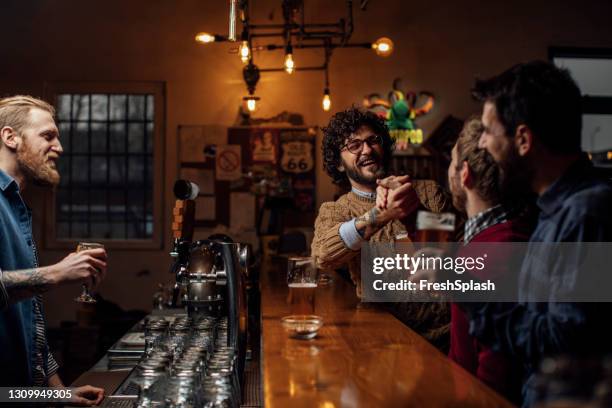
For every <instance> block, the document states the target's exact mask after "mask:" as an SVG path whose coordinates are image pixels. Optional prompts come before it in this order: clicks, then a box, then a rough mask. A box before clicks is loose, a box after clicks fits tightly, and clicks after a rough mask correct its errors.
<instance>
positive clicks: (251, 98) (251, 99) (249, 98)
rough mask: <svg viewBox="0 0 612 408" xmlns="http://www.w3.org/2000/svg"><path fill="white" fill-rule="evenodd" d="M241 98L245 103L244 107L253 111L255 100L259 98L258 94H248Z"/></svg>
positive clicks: (255, 107)
mask: <svg viewBox="0 0 612 408" xmlns="http://www.w3.org/2000/svg"><path fill="white" fill-rule="evenodd" d="M242 100H243V101H244V102H245V103H246V108H247V110H248V111H249V112H255V110H256V109H257V101H258V100H259V97H258V96H255V95H249V96H245V97H244V98H242Z"/></svg>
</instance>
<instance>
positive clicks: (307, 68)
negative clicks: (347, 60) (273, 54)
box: [259, 65, 325, 72]
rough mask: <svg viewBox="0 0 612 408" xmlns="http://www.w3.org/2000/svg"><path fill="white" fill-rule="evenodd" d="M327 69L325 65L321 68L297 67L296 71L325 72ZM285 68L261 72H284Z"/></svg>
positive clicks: (264, 69)
mask: <svg viewBox="0 0 612 408" xmlns="http://www.w3.org/2000/svg"><path fill="white" fill-rule="evenodd" d="M324 69H325V65H321V66H319V67H297V68H294V69H293V70H294V71H323V70H324ZM283 71H285V68H260V69H259V72H283Z"/></svg>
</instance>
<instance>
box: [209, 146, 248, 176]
mask: <svg viewBox="0 0 612 408" xmlns="http://www.w3.org/2000/svg"><path fill="white" fill-rule="evenodd" d="M241 159H242V157H241V153H240V145H219V146H217V157H216V160H215V177H216V179H217V180H227V181H231V180H237V179H239V178H241V177H242V165H241Z"/></svg>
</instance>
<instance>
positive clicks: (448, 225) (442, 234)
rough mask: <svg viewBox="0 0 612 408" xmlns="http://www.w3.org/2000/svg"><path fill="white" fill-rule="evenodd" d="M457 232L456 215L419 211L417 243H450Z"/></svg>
mask: <svg viewBox="0 0 612 408" xmlns="http://www.w3.org/2000/svg"><path fill="white" fill-rule="evenodd" d="M454 231H455V214H453V213H439V214H436V213H432V212H429V211H419V212H418V213H417V220H416V239H415V241H416V242H449V241H452V237H453V232H454Z"/></svg>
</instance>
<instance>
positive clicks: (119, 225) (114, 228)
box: [110, 222, 126, 239]
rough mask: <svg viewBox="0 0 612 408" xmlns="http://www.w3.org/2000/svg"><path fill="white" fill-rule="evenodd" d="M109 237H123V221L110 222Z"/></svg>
mask: <svg viewBox="0 0 612 408" xmlns="http://www.w3.org/2000/svg"><path fill="white" fill-rule="evenodd" d="M110 236H111V239H125V238H126V235H125V222H112V223H111V224H110Z"/></svg>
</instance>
